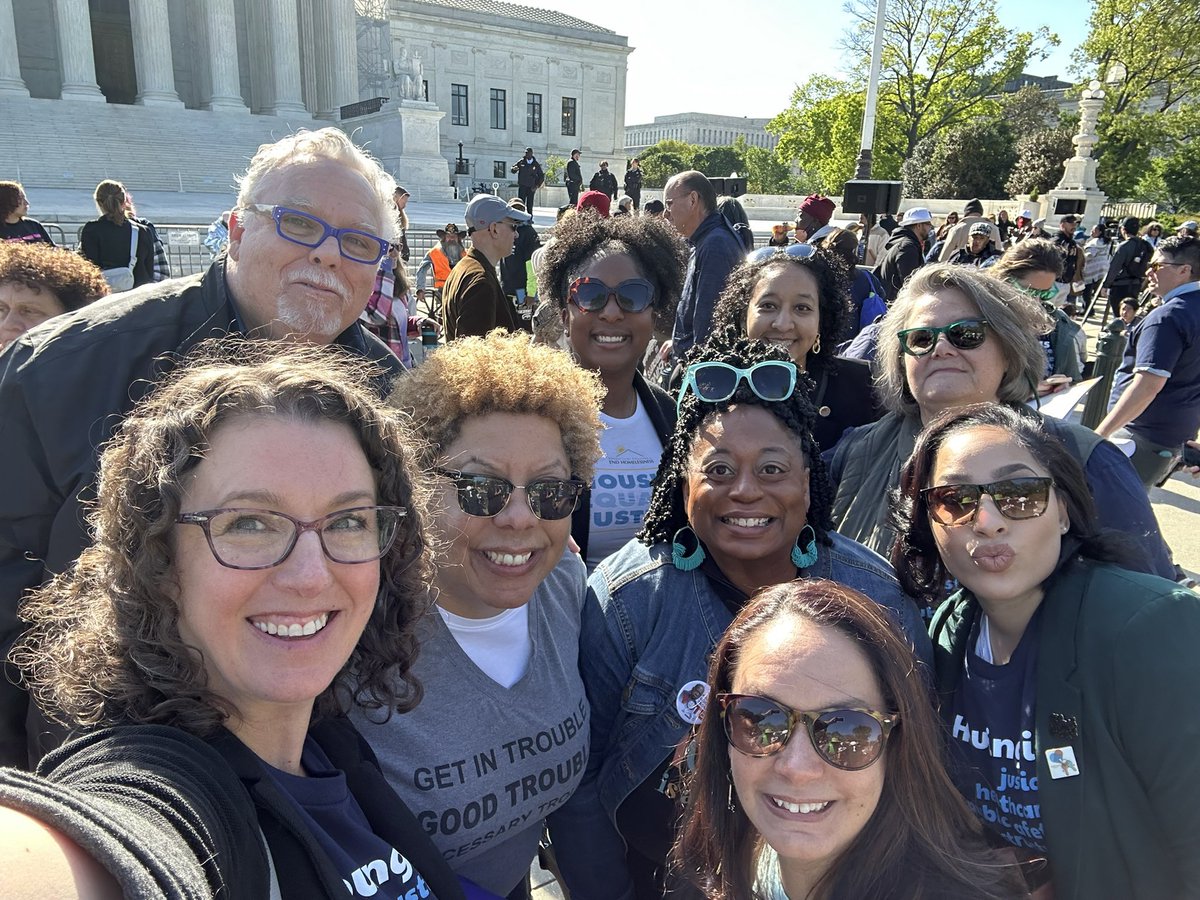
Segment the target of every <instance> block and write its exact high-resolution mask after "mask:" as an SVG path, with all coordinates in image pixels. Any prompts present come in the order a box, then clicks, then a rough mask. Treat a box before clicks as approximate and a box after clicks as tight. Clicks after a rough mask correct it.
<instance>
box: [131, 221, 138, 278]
mask: <svg viewBox="0 0 1200 900" xmlns="http://www.w3.org/2000/svg"><path fill="white" fill-rule="evenodd" d="M137 245H138V225H137V222H135V221H133V219H130V220H129V271H130V272H132V271H133V267H134V266H136V265H137Z"/></svg>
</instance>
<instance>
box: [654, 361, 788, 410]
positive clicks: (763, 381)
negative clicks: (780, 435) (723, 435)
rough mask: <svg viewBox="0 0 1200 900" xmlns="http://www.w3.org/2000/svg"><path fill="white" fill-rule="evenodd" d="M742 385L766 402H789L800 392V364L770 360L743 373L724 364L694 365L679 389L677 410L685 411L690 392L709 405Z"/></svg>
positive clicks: (703, 363)
mask: <svg viewBox="0 0 1200 900" xmlns="http://www.w3.org/2000/svg"><path fill="white" fill-rule="evenodd" d="M742 381H745V382H746V384H747V385H749V386H750V390H752V391H753V392H754V393H755V394H756V395H757V396H758V397H760V398H761V399H763V400H767V401H779V400H786V399H787V398H788V397H790V396H792V391H794V390H795V389H796V364H795V363H790V362H784V361H783V360H774V359H769V360H764V361H763V362H760V363H755V364H754V365H752V366H751V367H750V368H748V369H739V368H738V367H737V366H731V365H729V364H728V363H723V362H698V363H692V365H690V366H688V368H687V373H686V374H685V375H684V377H683V384H681V385H680V386H679V398H678V399H677V400H676V401H675V409H676V411H678V410H679V409H681V408H682V406H683V398H684V397H685V396H687V392H688V391H689V390H690V391H691V392H692V393H693V394H695V395H696V396H697V397H699V398H700V399H701V400H703V401H705V402H706V403H721V402H723V401H725V400H728V399H729V398H730V397H732V396H733V395H734V393H736V392H737V389H738V384H739V383H741V382H742Z"/></svg>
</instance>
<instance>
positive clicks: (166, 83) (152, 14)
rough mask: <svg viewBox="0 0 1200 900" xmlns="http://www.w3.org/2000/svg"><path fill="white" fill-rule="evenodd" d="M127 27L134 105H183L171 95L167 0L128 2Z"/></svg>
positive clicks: (171, 73) (173, 92)
mask: <svg viewBox="0 0 1200 900" xmlns="http://www.w3.org/2000/svg"><path fill="white" fill-rule="evenodd" d="M129 24H130V27H131V29H132V31H133V65H134V68H135V69H136V70H137V80H138V94H137V99H136V100H135V101H134V102H135V103H137V104H139V105H140V106H183V101H181V100H180V99H179V95H178V94H176V93H175V64H174V62H173V61H172V59H171V23H170V21H169V20H168V18H167V0H129Z"/></svg>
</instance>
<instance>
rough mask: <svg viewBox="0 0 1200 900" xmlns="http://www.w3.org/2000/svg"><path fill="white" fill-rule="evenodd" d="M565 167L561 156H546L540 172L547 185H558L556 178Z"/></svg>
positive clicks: (565, 164) (564, 161) (565, 162)
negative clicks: (544, 177)
mask: <svg viewBox="0 0 1200 900" xmlns="http://www.w3.org/2000/svg"><path fill="white" fill-rule="evenodd" d="M566 167H567V161H566V160H565V159H563V158H562V157H561V156H547V157H546V158H545V159H544V160H542V172H543V173H544V174H545V176H546V183H547V184H558V176H559V175H561V174H562V171H563V169H565V168H566Z"/></svg>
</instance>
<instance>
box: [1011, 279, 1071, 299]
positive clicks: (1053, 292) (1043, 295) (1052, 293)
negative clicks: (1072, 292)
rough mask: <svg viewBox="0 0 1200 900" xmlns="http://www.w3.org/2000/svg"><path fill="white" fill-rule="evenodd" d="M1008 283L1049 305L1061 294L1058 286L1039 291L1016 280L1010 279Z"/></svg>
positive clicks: (1054, 285)
mask: <svg viewBox="0 0 1200 900" xmlns="http://www.w3.org/2000/svg"><path fill="white" fill-rule="evenodd" d="M1008 283H1009V284H1011V285H1012V286H1013V287H1015V288H1016V289H1017V290H1018V291H1020V292H1021V293H1023V294H1028V295H1029V296H1030V297H1036V298H1037V299H1038V300H1045V301H1046V302H1047V303H1049V302H1050V301H1051V300H1053V299H1054V298H1055V297H1057V296H1058V294H1059V287H1058V285H1057V284H1053V285H1051V286H1050V287H1048V288H1042V289H1041V290H1038V289H1037V288H1031V287H1029V286H1028V285H1024V284H1021V282H1019V281H1017V279H1015V278H1010V279H1008Z"/></svg>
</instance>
